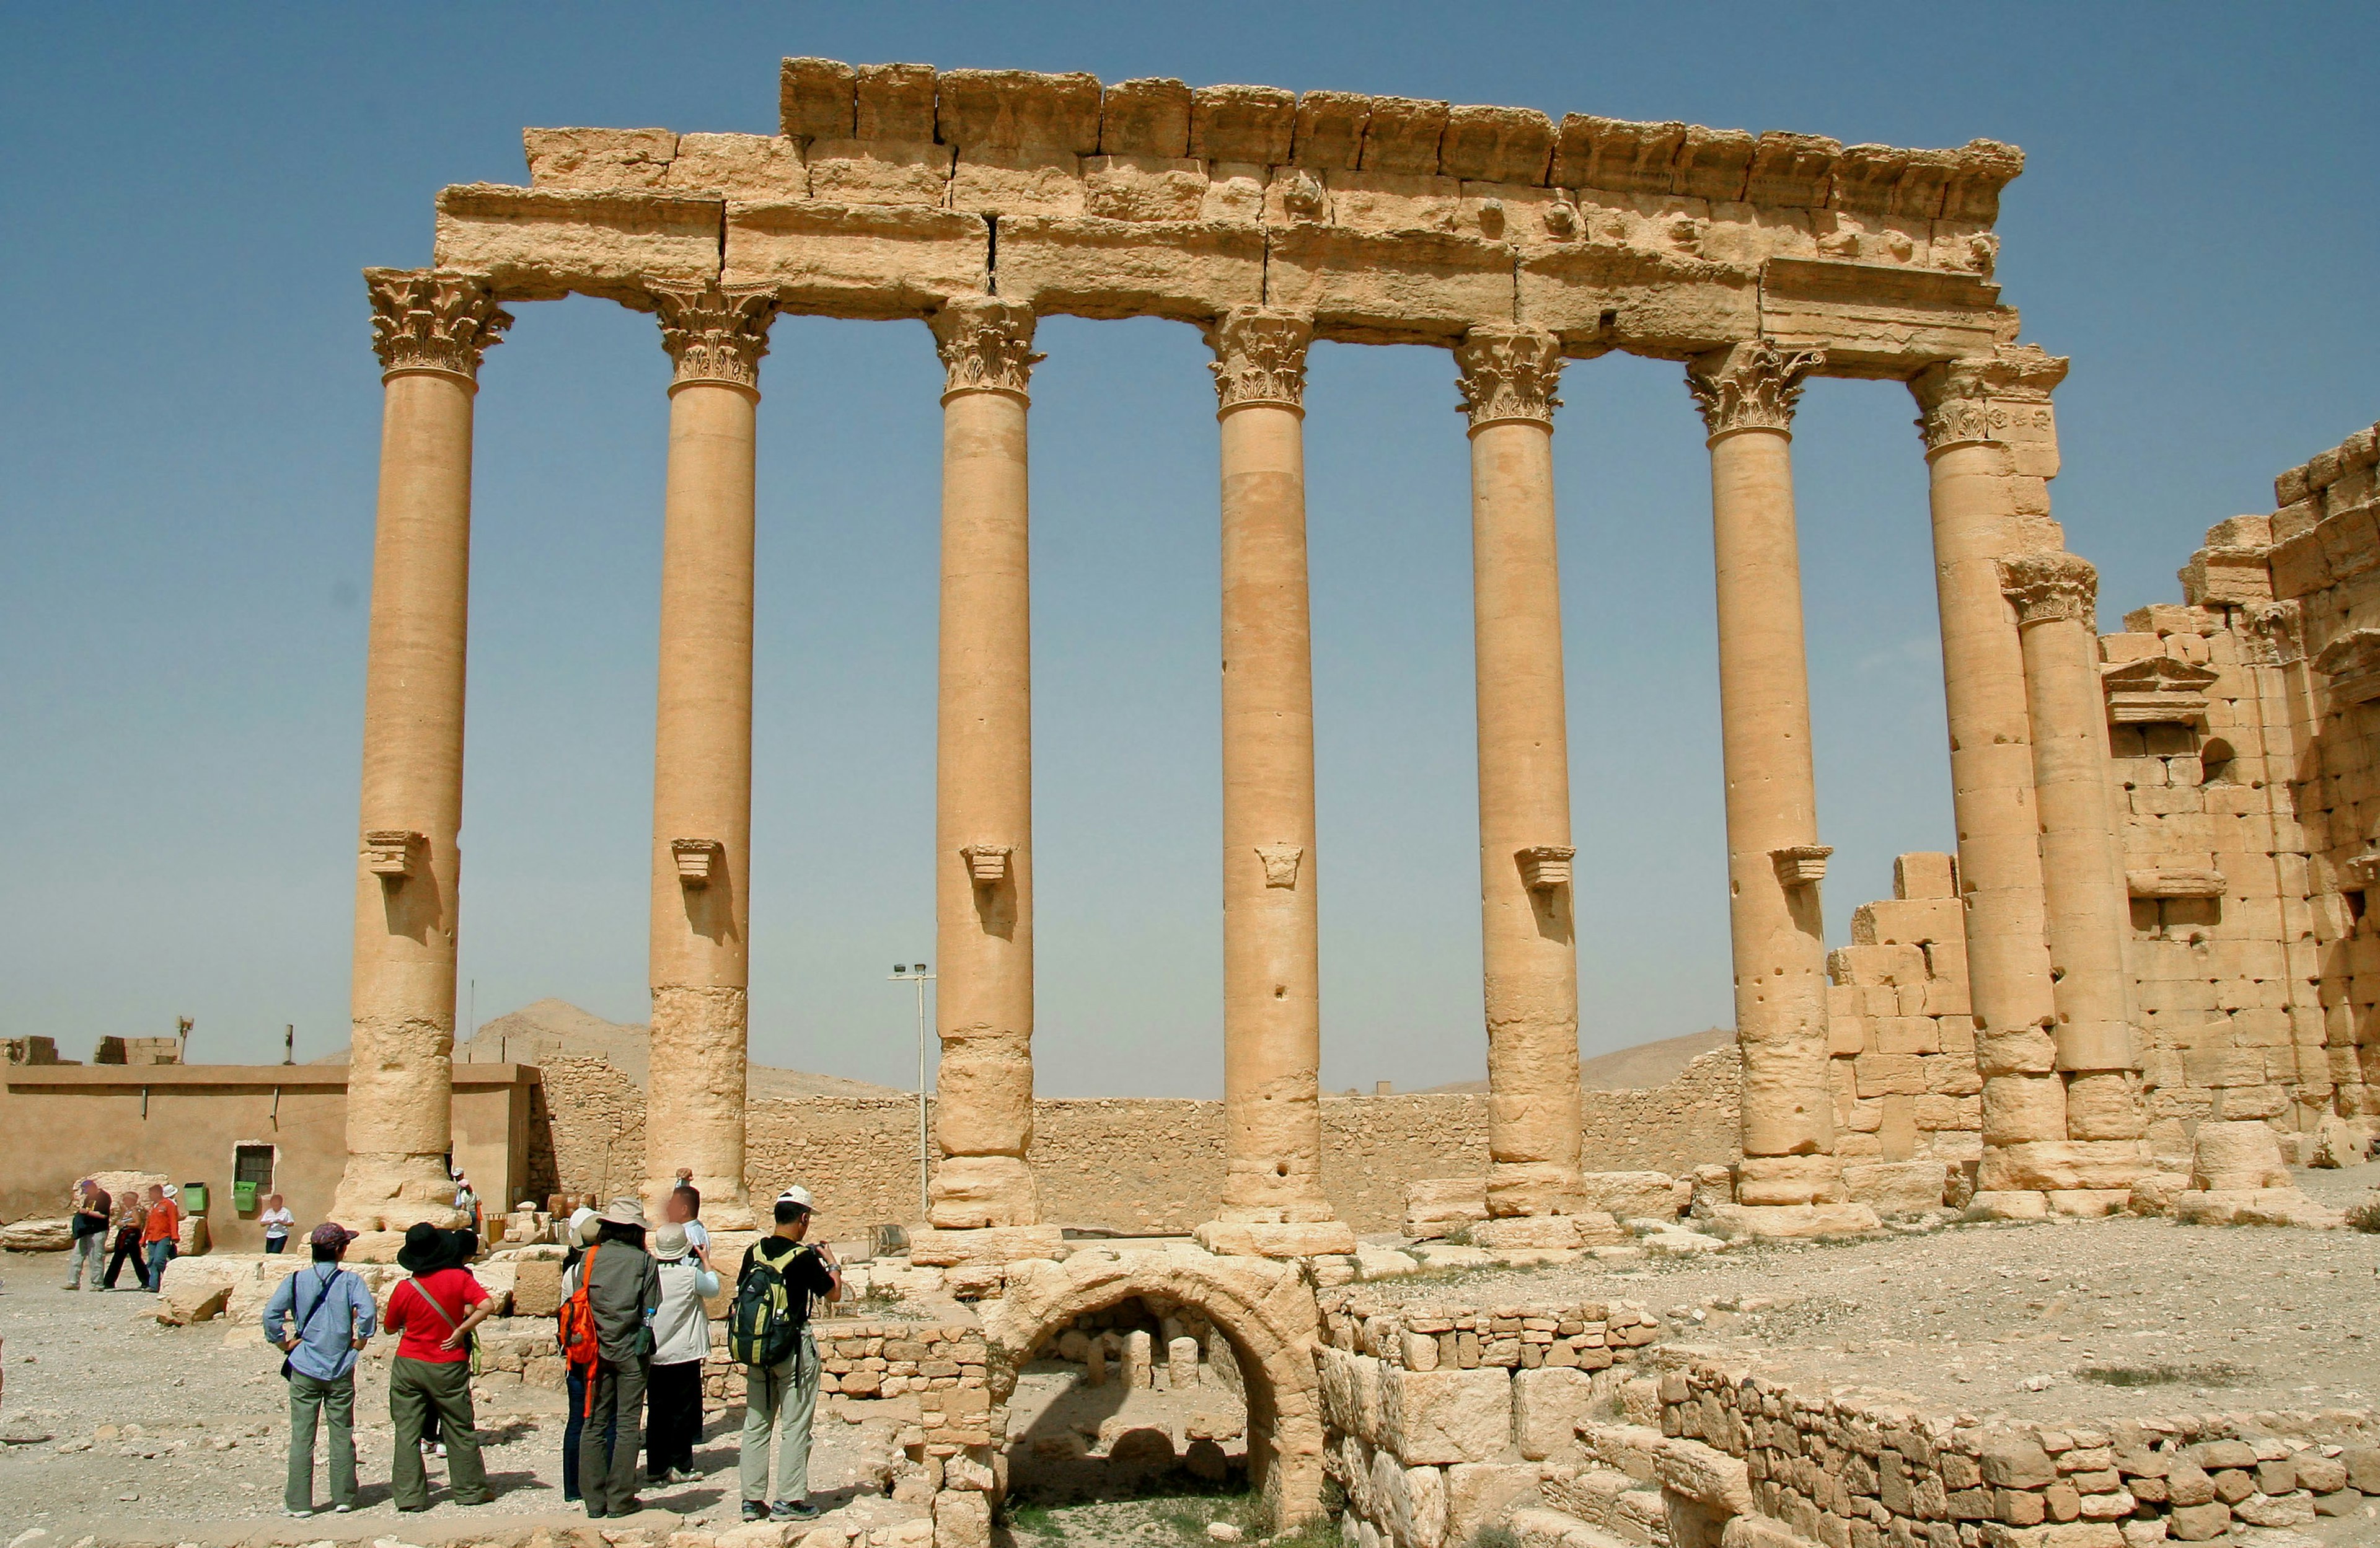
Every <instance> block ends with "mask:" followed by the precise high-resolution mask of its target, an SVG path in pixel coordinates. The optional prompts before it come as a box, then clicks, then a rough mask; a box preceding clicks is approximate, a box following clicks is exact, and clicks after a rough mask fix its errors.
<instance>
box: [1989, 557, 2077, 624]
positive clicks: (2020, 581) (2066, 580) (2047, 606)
mask: <svg viewBox="0 0 2380 1548" xmlns="http://www.w3.org/2000/svg"><path fill="white" fill-rule="evenodd" d="M2000 590H2001V591H2002V592H2003V593H2005V594H2006V595H2007V597H2008V599H2009V600H2010V601H2011V602H2014V603H2015V604H2016V623H2017V627H2018V628H2020V629H2024V628H2030V627H2031V626H2033V625H2034V624H2035V623H2053V622H2057V621H2059V620H2065V621H2068V622H2071V623H2081V624H2083V625H2084V626H2086V627H2088V628H2089V629H2090V630H2091V631H2092V633H2093V634H2094V635H2096V634H2097V633H2098V617H2099V615H2098V606H2099V572H2098V571H2097V570H2095V569H2094V568H2093V567H2092V565H2091V562H2090V561H2089V560H2087V559H2083V558H2082V557H2080V556H2079V555H2076V554H2070V553H2027V554H2019V555H2018V556H2016V557H2015V558H2013V559H2004V560H2002V561H2000Z"/></svg>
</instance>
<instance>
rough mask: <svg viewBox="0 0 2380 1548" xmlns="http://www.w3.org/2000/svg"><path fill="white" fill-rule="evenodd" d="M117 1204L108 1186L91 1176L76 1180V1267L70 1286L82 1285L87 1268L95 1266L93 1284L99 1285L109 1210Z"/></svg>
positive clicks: (105, 1249) (104, 1255)
mask: <svg viewBox="0 0 2380 1548" xmlns="http://www.w3.org/2000/svg"><path fill="white" fill-rule="evenodd" d="M114 1208H115V1201H114V1200H112V1199H110V1198H109V1197H108V1196H107V1191H106V1190H104V1189H103V1188H101V1187H100V1185H99V1184H98V1183H96V1182H93V1181H92V1180H91V1179H89V1178H85V1179H82V1180H81V1181H80V1182H78V1183H76V1184H75V1212H74V1268H73V1271H72V1272H71V1273H70V1274H68V1276H67V1289H70V1290H79V1289H81V1288H82V1278H83V1269H84V1268H85V1267H86V1266H87V1267H89V1268H90V1270H91V1288H92V1289H94V1290H95V1289H97V1288H99V1269H100V1263H101V1261H102V1260H103V1259H104V1258H105V1257H106V1256H107V1219H108V1213H109V1211H111V1210H112V1209H114Z"/></svg>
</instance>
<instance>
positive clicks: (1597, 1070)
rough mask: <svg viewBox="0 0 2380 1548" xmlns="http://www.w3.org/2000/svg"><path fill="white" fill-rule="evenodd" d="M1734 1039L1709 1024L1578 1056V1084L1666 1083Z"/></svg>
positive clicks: (1619, 1087) (1468, 1088) (1613, 1087)
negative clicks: (1670, 1035)
mask: <svg viewBox="0 0 2380 1548" xmlns="http://www.w3.org/2000/svg"><path fill="white" fill-rule="evenodd" d="M1734 1041H1735V1032H1734V1029H1733V1028H1730V1027H1711V1028H1709V1029H1707V1030H1706V1031H1703V1032H1690V1033H1687V1034H1685V1035H1684V1036H1682V1037H1662V1038H1657V1039H1655V1040H1654V1041H1653V1042H1650V1043H1639V1044H1637V1045H1636V1046H1633V1047H1629V1048H1614V1049H1612V1050H1611V1052H1609V1053H1608V1054H1597V1055H1596V1056H1595V1057H1594V1058H1588V1059H1581V1060H1580V1061H1579V1066H1578V1083H1579V1084H1580V1085H1582V1086H1584V1087H1585V1088H1586V1089H1587V1090H1589V1091H1642V1090H1644V1089H1645V1087H1647V1086H1660V1085H1667V1084H1669V1083H1670V1082H1671V1081H1674V1080H1676V1079H1677V1078H1678V1077H1679V1076H1680V1075H1682V1074H1683V1073H1684V1072H1685V1069H1686V1066H1687V1065H1689V1064H1692V1063H1693V1062H1694V1060H1695V1059H1697V1058H1701V1057H1702V1056H1703V1055H1705V1054H1706V1053H1709V1052H1710V1051H1711V1050H1712V1049H1713V1048H1724V1047H1726V1046H1729V1045H1730V1044H1731V1043H1733V1042H1734ZM1429 1089H1430V1090H1432V1091H1455V1092H1485V1091H1486V1090H1487V1089H1488V1082H1485V1081H1457V1082H1454V1083H1453V1084H1452V1085H1443V1086H1432V1087H1430V1088H1429Z"/></svg>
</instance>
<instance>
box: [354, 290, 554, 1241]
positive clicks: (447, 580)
mask: <svg viewBox="0 0 2380 1548" xmlns="http://www.w3.org/2000/svg"><path fill="white" fill-rule="evenodd" d="M365 278H366V281H367V283H368V284H369V285H370V292H371V299H372V307H373V311H374V331H375V335H376V339H375V348H376V349H377V351H378V352H379V354H380V357H381V360H382V363H383V366H384V367H385V368H386V373H385V375H384V377H383V381H385V383H386V387H385V397H384V401H383V408H382V417H381V468H380V499H379V515H378V519H377V527H376V532H375V536H374V538H373V543H372V595H371V623H370V640H369V644H368V647H367V652H368V654H367V657H366V663H365V670H364V750H363V781H362V799H361V803H360V806H361V814H360V815H361V824H360V828H361V847H360V851H359V861H358V866H357V876H356V934H355V976H354V984H353V998H352V1017H353V1038H354V1042H353V1045H352V1046H351V1048H350V1051H349V1058H348V1069H347V1158H346V1170H345V1172H344V1174H343V1175H342V1177H341V1179H340V1182H339V1188H338V1192H337V1195H336V1200H335V1202H334V1205H333V1214H334V1217H335V1218H337V1219H338V1220H340V1221H341V1222H342V1223H343V1224H346V1225H347V1226H348V1227H349V1228H356V1229H363V1230H374V1229H386V1230H403V1229H404V1228H406V1227H407V1226H409V1225H411V1224H414V1223H415V1222H417V1221H423V1220H428V1221H431V1222H433V1223H437V1224H442V1225H444V1224H453V1223H454V1219H453V1204H454V1189H453V1185H452V1183H451V1182H450V1181H449V1179H448V1173H447V1169H446V1161H445V1156H446V1152H447V1150H448V1148H449V1145H450V1143H451V1140H452V1114H453V1094H452V1093H453V1054H454V1036H455V936H456V928H457V907H456V903H457V889H458V887H459V884H460V880H461V864H460V858H459V856H458V854H457V852H456V847H455V841H456V836H457V833H458V831H459V829H460V828H461V827H462V820H463V683H464V656H465V647H466V635H467V621H468V597H469V581H470V549H471V400H472V396H473V394H474V393H476V392H477V391H478V387H477V372H478V368H479V360H480V352H481V351H482V350H484V349H485V348H486V347H487V346H488V345H490V344H492V343H494V342H495V337H494V335H495V334H496V333H498V332H499V331H501V330H502V329H503V328H504V326H505V325H506V324H508V323H509V322H510V321H511V319H510V318H509V317H507V316H506V315H505V314H504V312H502V311H501V310H499V309H497V308H495V306H494V305H493V303H492V298H491V296H490V295H489V292H488V289H487V286H486V284H484V282H480V281H478V280H474V279H471V278H468V277H466V276H456V275H443V274H437V273H434V272H427V271H425V272H399V271H390V270H370V271H367V272H366V275H365Z"/></svg>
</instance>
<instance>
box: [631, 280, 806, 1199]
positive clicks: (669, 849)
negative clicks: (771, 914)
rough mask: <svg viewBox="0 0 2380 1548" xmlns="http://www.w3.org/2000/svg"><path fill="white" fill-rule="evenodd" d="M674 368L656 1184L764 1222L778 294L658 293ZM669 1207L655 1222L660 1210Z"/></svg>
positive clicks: (665, 515) (659, 746)
mask: <svg viewBox="0 0 2380 1548" xmlns="http://www.w3.org/2000/svg"><path fill="white" fill-rule="evenodd" d="M653 301H654V304H655V306H656V308H657V309H658V311H659V312H660V316H661V326H662V343H663V345H664V346H665V347H666V348H667V349H668V351H669V354H670V357H671V359H672V361H673V362H674V368H675V378H674V381H673V382H672V383H671V386H670V437H669V470H668V475H667V482H666V485H665V494H664V504H663V511H662V607H661V671H660V692H659V706H658V710H657V714H656V718H655V726H654V738H653V849H652V931H651V941H650V951H651V956H650V974H651V977H650V982H651V986H652V995H653V1022H652V1059H651V1067H650V1075H649V1077H648V1079H647V1083H646V1107H645V1193H646V1196H647V1202H648V1205H649V1206H650V1207H653V1208H658V1206H659V1204H660V1201H661V1199H662V1196H663V1195H664V1194H666V1193H667V1192H668V1191H669V1190H670V1187H671V1185H672V1183H673V1181H674V1179H675V1176H676V1173H677V1169H678V1168H679V1167H691V1168H692V1169H693V1172H694V1185H695V1186H696V1187H697V1188H698V1189H699V1190H701V1192H702V1198H703V1208H704V1210H705V1212H706V1214H707V1215H709V1216H710V1221H711V1223H713V1224H715V1225H718V1226H721V1227H724V1228H743V1227H747V1226H750V1225H752V1224H753V1222H754V1215H753V1213H752V1207H751V1203H750V1201H749V1199H748V1198H747V1196H746V1191H745V1182H744V1094H745V1093H744V1065H745V1041H746V1032H747V1010H746V991H747V986H748V984H749V982H750V958H749V936H750V920H751V877H750V866H751V854H752V524H753V482H754V476H755V475H754V414H755V411H756V410H757V409H758V407H759V402H760V393H759V374H760V357H761V356H762V355H763V354H765V353H767V350H768V330H769V323H770V320H771V319H772V318H773V317H774V315H775V312H776V297H775V294H774V292H773V291H772V290H771V289H770V288H768V287H766V286H732V287H729V288H727V289H724V290H722V289H720V288H718V287H716V286H712V287H710V288H706V289H687V290H657V291H655V292H654V293H653ZM656 1217H658V1216H656Z"/></svg>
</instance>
